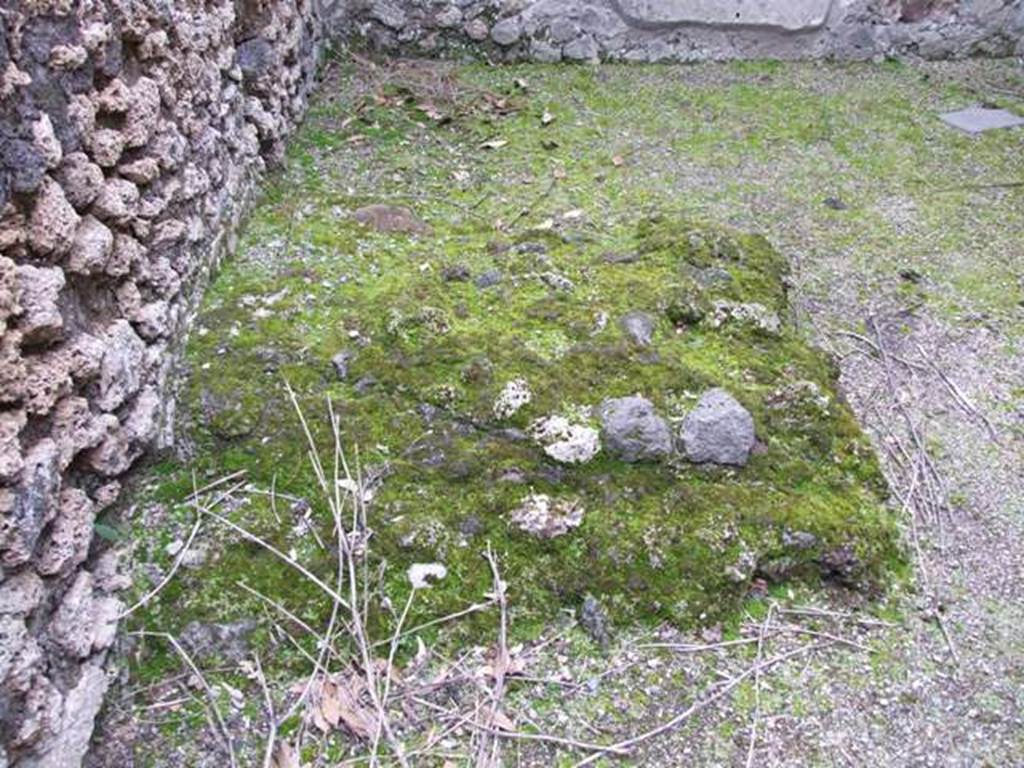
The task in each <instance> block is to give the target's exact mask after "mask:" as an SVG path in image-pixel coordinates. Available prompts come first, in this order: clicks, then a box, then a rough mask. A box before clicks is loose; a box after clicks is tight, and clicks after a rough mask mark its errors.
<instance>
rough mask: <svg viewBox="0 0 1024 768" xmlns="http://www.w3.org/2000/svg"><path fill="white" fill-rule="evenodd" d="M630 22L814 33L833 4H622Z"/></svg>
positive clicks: (770, 0) (654, 0) (775, 0)
mask: <svg viewBox="0 0 1024 768" xmlns="http://www.w3.org/2000/svg"><path fill="white" fill-rule="evenodd" d="M620 5H621V8H622V11H623V13H624V14H625V15H626V16H627V17H629V18H630V19H631V20H634V21H639V22H643V23H648V24H669V23H671V24H707V25H715V26H727V27H731V26H747V27H777V28H781V29H788V30H799V29H814V28H816V27H820V26H821V25H823V24H824V23H825V20H826V19H827V18H828V12H829V10H830V9H831V8H832V0H620Z"/></svg>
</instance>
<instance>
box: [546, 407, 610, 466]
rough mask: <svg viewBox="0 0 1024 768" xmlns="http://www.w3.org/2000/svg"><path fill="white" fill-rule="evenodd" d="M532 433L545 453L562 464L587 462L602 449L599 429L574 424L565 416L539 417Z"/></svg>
mask: <svg viewBox="0 0 1024 768" xmlns="http://www.w3.org/2000/svg"><path fill="white" fill-rule="evenodd" d="M530 433H531V434H532V435H533V438H534V439H535V440H536V441H537V442H538V443H540V445H541V447H542V448H543V449H544V453H546V454H547V455H548V456H550V457H551V458H553V459H554V460H555V461H558V462H561V463H562V464H585V463H586V462H588V461H590V460H591V459H592V458H594V457H595V456H596V455H597V454H598V452H599V451H600V450H601V436H600V433H599V432H598V430H596V429H594V428H593V427H588V426H586V425H585V424H574V423H572V422H570V421H569V419H567V418H566V417H564V416H549V417H547V418H544V419H538V420H537V421H535V422H534V423H533V424H532V425H531V426H530Z"/></svg>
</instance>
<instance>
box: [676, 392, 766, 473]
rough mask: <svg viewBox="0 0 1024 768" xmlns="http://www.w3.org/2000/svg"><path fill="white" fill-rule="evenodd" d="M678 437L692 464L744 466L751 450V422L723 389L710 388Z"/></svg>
mask: <svg viewBox="0 0 1024 768" xmlns="http://www.w3.org/2000/svg"><path fill="white" fill-rule="evenodd" d="M679 438H680V442H681V444H682V450H683V453H684V455H685V456H686V458H687V459H689V460H690V461H692V462H694V463H697V464H705V463H711V464H731V465H735V466H743V465H744V464H746V463H747V460H748V459H749V458H750V451H751V450H752V449H753V447H754V441H755V436H754V419H753V417H752V416H751V415H750V412H749V411H747V409H746V408H744V407H743V406H742V405H740V403H739V402H738V401H737V400H736V399H735V398H734V397H733V396H732V395H730V394H729V393H728V392H726V391H725V390H724V389H709V390H708V391H707V392H705V393H704V394H703V395H701V398H700V400H699V401H698V403H697V406H696V407H695V408H694V409H693V410H692V411H690V412H689V413H688V414H687V415H686V418H685V419H684V420H683V425H682V428H681V429H680V432H679Z"/></svg>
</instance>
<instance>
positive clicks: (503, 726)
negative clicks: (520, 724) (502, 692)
mask: <svg viewBox="0 0 1024 768" xmlns="http://www.w3.org/2000/svg"><path fill="white" fill-rule="evenodd" d="M489 720H490V723H489V725H490V727H491V728H497V729H498V730H499V731H508V732H512V731H514V730H515V729H516V724H515V723H514V722H512V720H511V718H509V716H508V715H506V714H505V713H504V712H502V711H501V710H500V709H496V710H494V711H493V712H491V716H490V718H489Z"/></svg>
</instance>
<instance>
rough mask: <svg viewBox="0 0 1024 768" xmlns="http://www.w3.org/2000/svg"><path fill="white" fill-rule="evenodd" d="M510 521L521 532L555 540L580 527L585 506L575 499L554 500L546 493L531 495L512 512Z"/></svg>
mask: <svg viewBox="0 0 1024 768" xmlns="http://www.w3.org/2000/svg"><path fill="white" fill-rule="evenodd" d="M509 520H510V522H511V523H512V525H514V526H515V527H516V528H518V529H519V530H521V531H524V532H526V533H529V534H531V535H533V536H539V537H540V538H542V539H553V538H555V537H557V536H563V535H565V534H566V533H568V532H569V531H571V530H572V529H574V528H579V527H580V525H581V524H582V523H583V505H582V504H580V502H578V501H576V500H575V499H552V498H551V497H550V496H548V495H547V494H544V493H531V494H529V495H528V496H527V497H526V498H525V499H523V501H522V503H521V504H520V505H519V506H518V507H517V508H516V509H514V510H512V513H511V515H510V516H509Z"/></svg>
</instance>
